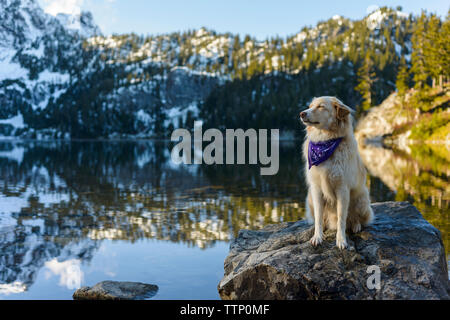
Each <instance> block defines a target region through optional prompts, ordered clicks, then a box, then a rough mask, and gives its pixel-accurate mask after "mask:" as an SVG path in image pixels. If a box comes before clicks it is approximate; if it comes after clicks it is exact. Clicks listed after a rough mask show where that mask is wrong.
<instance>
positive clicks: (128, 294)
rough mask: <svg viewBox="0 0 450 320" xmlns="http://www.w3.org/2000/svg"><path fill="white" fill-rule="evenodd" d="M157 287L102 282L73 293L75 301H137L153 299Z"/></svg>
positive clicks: (143, 284) (125, 282)
mask: <svg viewBox="0 0 450 320" xmlns="http://www.w3.org/2000/svg"><path fill="white" fill-rule="evenodd" d="M156 292H158V286H156V285H153V284H146V283H141V282H127V281H102V282H99V283H97V284H96V285H95V286H93V287H82V288H80V289H78V290H77V291H75V293H74V294H73V298H74V299H75V300H139V299H146V298H151V297H153V296H154V295H155V294H156Z"/></svg>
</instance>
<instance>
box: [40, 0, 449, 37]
mask: <svg viewBox="0 0 450 320" xmlns="http://www.w3.org/2000/svg"><path fill="white" fill-rule="evenodd" d="M38 1H39V3H40V4H41V6H42V7H43V8H44V10H45V11H46V12H48V13H50V14H53V15H56V14H57V13H58V12H63V13H79V12H80V11H81V10H87V11H91V12H92V14H93V16H94V20H95V22H96V23H97V24H98V25H99V26H100V29H101V30H102V32H103V33H104V34H106V35H109V34H112V33H130V32H135V33H138V34H161V33H168V32H173V31H185V30H189V29H198V28H201V27H206V28H208V29H212V30H215V31H217V32H220V33H222V32H231V33H239V34H241V35H246V34H249V35H251V36H253V37H256V38H258V39H260V40H263V39H266V38H270V37H273V36H276V35H279V36H283V37H285V36H287V35H292V34H295V33H297V32H299V31H300V30H301V29H302V27H304V26H313V25H315V24H316V23H317V22H319V21H321V20H327V19H329V18H331V17H333V16H334V15H341V16H344V17H347V18H350V19H361V18H363V17H364V16H366V15H367V13H370V11H371V10H373V9H374V8H377V7H382V6H389V7H393V8H396V7H397V6H402V8H403V10H402V11H403V12H406V13H413V14H419V13H420V12H421V10H422V9H426V10H427V12H433V13H437V14H438V15H440V16H441V17H442V18H445V17H446V15H447V12H448V10H449V8H450V0H426V1H424V0H397V1H391V0H385V1H375V0H341V1H332V0H306V1H302V0H297V1H295V0H275V1H274V0H272V1H269V0H220V1H219V0H38Z"/></svg>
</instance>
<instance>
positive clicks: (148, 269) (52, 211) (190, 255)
mask: <svg viewBox="0 0 450 320" xmlns="http://www.w3.org/2000/svg"><path fill="white" fill-rule="evenodd" d="M171 146H172V145H171V144H170V143H168V142H164V141H73V142H61V141H47V142H44V141H2V142H0V299H71V298H72V294H73V292H74V291H75V289H77V288H78V287H80V286H86V285H88V286H92V285H94V284H95V283H97V282H100V281H103V280H122V281H140V282H146V283H150V284H156V285H158V287H159V291H158V292H157V294H156V295H155V296H154V297H153V298H152V299H219V295H218V293H217V284H218V282H219V281H220V279H221V278H222V276H223V262H224V259H225V257H226V256H227V254H228V247H229V243H230V241H231V240H232V239H233V237H235V236H236V235H237V233H238V231H239V229H243V228H250V229H259V228H262V227H264V226H265V225H267V224H272V223H278V222H282V221H296V220H298V219H301V218H302V217H303V216H304V198H305V195H306V186H305V182H304V178H303V173H302V166H303V165H302V159H301V141H286V142H281V143H280V170H279V172H278V174H277V175H275V176H261V175H260V170H259V165H226V166H225V165H212V166H207V165H175V164H173V163H172V162H171V160H170V150H171ZM421 148H422V149H420V150H411V151H410V152H404V151H401V152H400V151H395V152H394V151H392V150H388V149H382V148H379V147H376V146H366V147H364V148H362V149H361V153H362V156H363V159H364V162H365V164H366V166H367V167H368V169H369V171H370V175H369V179H368V186H369V187H370V193H371V198H372V201H373V202H376V201H387V200H399V201H400V200H408V201H410V202H412V203H413V204H414V205H416V206H417V207H418V208H419V209H420V211H421V212H422V214H423V215H424V216H425V218H426V219H427V220H428V221H429V222H430V223H432V224H433V225H434V226H436V227H437V228H438V229H439V230H440V231H441V233H442V237H443V240H444V243H445V245H446V249H447V256H449V255H448V252H449V251H448V249H449V246H450V240H449V233H450V226H449V214H450V205H449V204H450V195H449V185H448V178H449V175H450V170H449V169H450V166H449V162H450V160H449V159H450V156H449V154H450V152H449V150H448V149H445V147H444V151H442V150H441V149H439V148H437V149H436V148H435V149H433V148H427V147H423V146H421Z"/></svg>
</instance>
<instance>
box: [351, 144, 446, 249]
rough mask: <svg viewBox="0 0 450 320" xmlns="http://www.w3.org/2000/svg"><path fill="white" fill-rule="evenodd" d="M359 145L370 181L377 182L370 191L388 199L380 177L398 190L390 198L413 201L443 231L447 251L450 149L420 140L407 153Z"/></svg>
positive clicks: (391, 188)
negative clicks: (430, 144) (426, 143)
mask: <svg viewBox="0 0 450 320" xmlns="http://www.w3.org/2000/svg"><path fill="white" fill-rule="evenodd" d="M360 147H361V148H360V152H361V156H362V158H363V161H364V163H365V165H366V166H367V168H368V169H369V172H370V174H371V175H372V178H371V183H372V181H374V185H375V189H374V188H372V186H371V190H370V192H371V194H372V195H374V194H375V197H377V198H379V200H386V194H388V195H389V190H386V188H385V187H384V188H383V187H382V186H381V187H380V185H379V184H376V180H377V179H378V178H379V179H380V180H381V181H382V182H383V183H384V184H385V185H386V186H388V187H389V189H390V190H392V191H395V193H394V194H390V195H389V196H388V198H391V199H392V200H397V201H403V200H409V201H411V202H412V203H413V204H414V205H415V206H416V207H417V208H418V209H419V210H420V211H421V212H422V214H423V215H424V217H425V218H426V219H427V220H428V221H429V222H430V223H432V224H433V225H434V226H436V227H437V228H438V229H439V230H441V232H442V238H443V240H444V243H445V247H446V248H447V252H448V250H450V239H449V231H450V230H449V226H448V221H449V220H448V219H449V214H450V209H449V208H450V185H449V183H448V180H449V176H450V151H449V150H448V149H446V147H445V146H442V145H441V146H436V147H434V146H427V145H425V144H421V143H417V144H413V145H410V146H409V148H410V150H409V152H408V153H407V152H404V151H400V150H395V151H394V150H391V149H386V148H382V147H378V146H374V145H361V146H360ZM375 177H376V178H375ZM378 187H379V189H378ZM378 192H380V193H379V194H378Z"/></svg>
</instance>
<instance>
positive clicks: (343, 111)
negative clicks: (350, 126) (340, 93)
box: [333, 98, 353, 120]
mask: <svg viewBox="0 0 450 320" xmlns="http://www.w3.org/2000/svg"><path fill="white" fill-rule="evenodd" d="M333 106H334V108H335V110H336V118H338V119H339V120H344V119H345V117H346V116H347V115H348V114H349V113H351V112H353V109H352V108H350V107H349V106H347V105H345V104H343V103H342V101H340V100H339V99H337V98H334V99H333Z"/></svg>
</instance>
